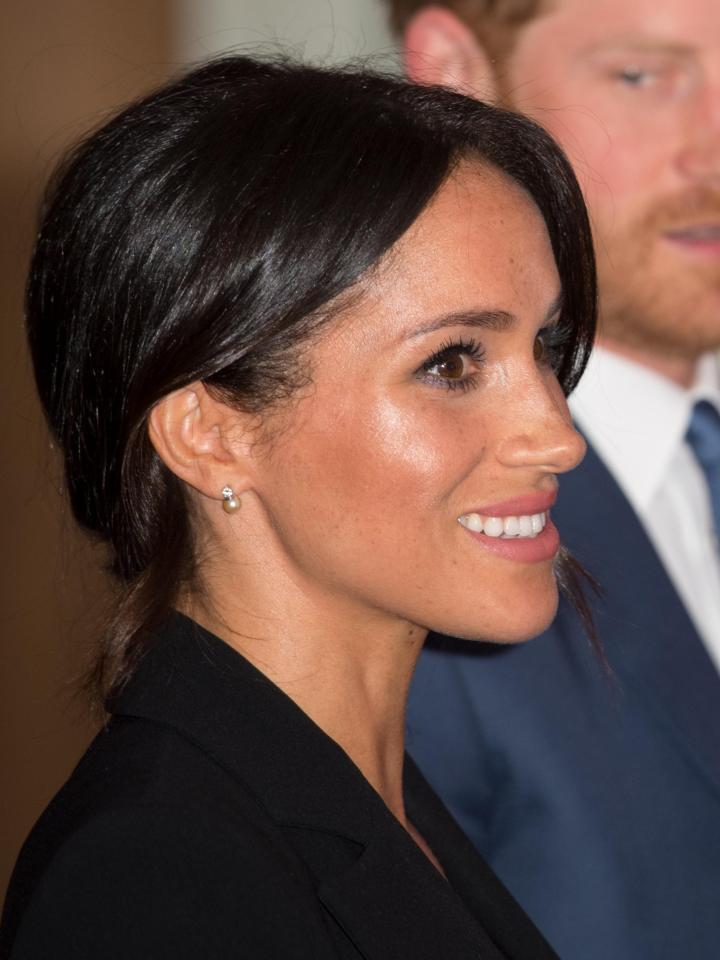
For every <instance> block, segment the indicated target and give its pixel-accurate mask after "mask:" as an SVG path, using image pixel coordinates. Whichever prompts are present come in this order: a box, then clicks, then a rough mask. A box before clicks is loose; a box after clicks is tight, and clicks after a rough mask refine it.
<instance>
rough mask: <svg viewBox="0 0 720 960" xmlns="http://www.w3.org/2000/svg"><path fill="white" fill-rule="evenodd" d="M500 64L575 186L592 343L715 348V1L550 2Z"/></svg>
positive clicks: (688, 350) (718, 221)
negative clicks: (585, 237)
mask: <svg viewBox="0 0 720 960" xmlns="http://www.w3.org/2000/svg"><path fill="white" fill-rule="evenodd" d="M505 66H506V69H505V73H504V78H503V79H504V87H505V89H506V91H507V97H508V98H509V99H510V101H511V103H512V106H513V107H514V108H515V109H517V110H519V111H522V112H523V113H527V114H529V115H531V116H533V117H534V118H535V119H536V120H538V121H539V122H540V123H542V125H543V126H544V127H545V128H546V129H547V130H549V131H550V133H552V134H553V136H555V138H556V139H557V140H558V141H559V142H560V143H561V144H562V145H563V147H564V148H565V150H566V152H567V153H568V155H569V157H570V159H571V160H572V162H573V164H574V166H575V170H576V172H577V174H578V177H579V179H580V181H581V183H582V185H583V188H584V190H585V195H586V200H587V203H588V206H589V209H590V215H591V219H592V221H593V229H594V232H595V239H596V248H597V255H598V267H599V272H600V287H601V313H602V333H603V334H604V335H605V336H606V337H608V338H611V339H612V340H615V341H616V342H617V343H619V344H621V345H624V346H625V347H626V348H629V349H631V350H633V351H641V352H645V353H646V354H653V355H655V356H657V357H659V358H662V357H664V358H672V357H678V358H679V357H683V358H686V359H692V358H694V357H696V356H697V355H698V354H699V353H700V352H702V351H705V350H707V349H709V348H712V347H715V346H718V345H720V7H719V6H718V3H717V0H603V2H602V3H590V2H588V0H559V2H557V3H554V4H552V5H551V6H550V8H549V9H548V12H547V13H545V14H544V15H542V16H540V17H538V18H537V19H535V20H533V21H532V22H531V23H530V24H529V25H528V26H527V27H526V28H524V29H523V30H522V31H521V32H520V35H519V37H518V43H517V46H516V48H515V50H514V52H513V54H512V56H511V58H510V60H509V62H508V63H507V64H506V65H505Z"/></svg>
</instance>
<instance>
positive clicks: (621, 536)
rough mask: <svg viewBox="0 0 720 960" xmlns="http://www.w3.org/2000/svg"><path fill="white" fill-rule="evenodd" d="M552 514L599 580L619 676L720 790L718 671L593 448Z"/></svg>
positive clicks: (566, 482)
mask: <svg viewBox="0 0 720 960" xmlns="http://www.w3.org/2000/svg"><path fill="white" fill-rule="evenodd" d="M553 513H554V515H555V517H556V518H557V520H558V526H559V528H560V533H561V536H562V537H563V540H564V542H565V543H566V544H567V546H568V547H569V548H570V549H571V551H572V552H573V553H574V554H575V556H576V557H577V558H578V559H579V560H580V561H581V562H583V563H584V564H585V565H586V567H587V569H588V570H589V571H590V572H591V573H592V574H593V575H594V576H595V577H596V578H597V579H598V581H599V583H600V585H601V588H602V591H603V598H602V599H601V600H600V601H599V602H598V603H597V604H596V620H597V625H598V628H599V631H600V637H601V639H602V641H603V643H604V644H605V647H606V651H607V654H608V658H609V660H610V663H611V665H612V667H613V669H614V671H615V673H616V674H617V675H618V678H619V679H620V681H621V683H622V684H623V685H624V686H627V687H632V689H633V691H634V692H633V696H637V697H640V698H642V700H643V701H644V702H645V703H646V706H647V709H648V710H650V711H652V713H653V714H654V715H655V718H656V720H657V722H658V723H661V724H663V725H664V726H665V727H666V728H667V729H668V731H669V732H670V734H671V736H672V738H673V739H674V741H675V742H676V744H677V746H678V749H680V750H683V751H684V752H685V754H686V755H687V756H688V757H689V758H690V759H691V760H692V762H693V763H694V765H695V767H696V769H697V770H698V771H699V772H700V773H701V775H702V776H704V777H705V778H706V779H707V780H708V781H709V782H710V783H711V784H712V787H713V788H714V789H716V790H718V791H720V750H718V743H720V677H719V676H718V672H717V669H716V668H715V666H714V664H713V663H712V661H711V660H710V657H709V656H708V654H707V651H706V650H705V647H704V644H703V642H702V640H701V639H700V637H699V635H698V633H697V631H696V629H695V627H694V625H693V623H692V622H691V620H690V618H689V616H688V614H687V612H686V610H685V608H684V606H683V604H682V601H681V600H680V598H679V597H678V595H677V593H676V591H675V589H674V587H673V585H672V583H671V581H670V579H669V577H668V575H667V574H666V572H665V569H664V567H663V565H662V562H661V561H660V559H659V557H658V555H657V554H656V552H655V549H654V547H653V546H652V543H651V542H650V540H649V539H648V537H647V534H646V533H645V531H644V529H643V527H642V524H641V523H640V521H639V520H638V518H637V516H636V515H635V512H634V511H633V509H632V507H631V506H630V504H629V503H628V501H627V500H626V498H625V496H624V495H623V493H622V491H621V490H620V488H619V487H618V485H617V483H616V482H615V480H614V479H613V477H612V476H611V475H610V473H609V471H608V470H607V468H606V467H605V466H604V464H603V463H602V461H601V460H600V458H599V457H598V456H597V454H596V453H595V452H594V451H593V450H592V448H589V449H588V453H587V456H586V459H585V461H584V462H583V464H582V465H581V467H579V468H578V469H577V470H576V471H574V472H573V473H571V474H569V475H568V476H567V477H565V478H563V480H562V490H561V495H560V498H559V500H558V504H557V507H555V508H554V510H553ZM587 544H592V548H591V549H590V548H588V547H587V546H586V545H587ZM586 554H587V556H586Z"/></svg>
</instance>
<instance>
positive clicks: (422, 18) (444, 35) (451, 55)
mask: <svg viewBox="0 0 720 960" xmlns="http://www.w3.org/2000/svg"><path fill="white" fill-rule="evenodd" d="M404 61H405V70H406V72H407V75H408V76H409V77H410V79H411V80H413V81H415V83H428V84H440V85H441V86H444V87H450V88H451V89H453V90H457V91H458V92H459V93H464V94H466V95H468V96H472V97H477V98H478V99H479V100H485V101H489V102H494V101H495V100H497V85H496V82H495V75H494V71H493V66H492V63H491V61H490V58H489V56H488V54H487V51H486V50H485V49H484V47H483V46H482V45H481V44H480V41H479V40H478V38H477V37H476V36H475V34H474V33H473V32H472V30H471V29H470V27H468V26H467V25H466V24H464V23H463V22H462V20H460V19H459V18H458V17H456V16H455V14H454V13H451V12H450V11H449V10H445V9H442V8H441V7H424V8H423V9H422V10H420V11H419V12H418V13H416V14H415V16H414V17H413V18H412V19H411V20H410V22H409V23H408V25H407V27H406V29H405V37H404Z"/></svg>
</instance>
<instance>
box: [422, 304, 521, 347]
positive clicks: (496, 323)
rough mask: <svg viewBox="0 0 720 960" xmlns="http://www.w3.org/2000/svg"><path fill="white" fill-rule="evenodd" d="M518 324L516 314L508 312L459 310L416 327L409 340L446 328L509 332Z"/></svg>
mask: <svg viewBox="0 0 720 960" xmlns="http://www.w3.org/2000/svg"><path fill="white" fill-rule="evenodd" d="M516 323H517V317H516V316H515V314H514V313H508V311H507V310H459V311H456V312H453V313H445V314H443V315H442V316H440V317H435V318H434V319H433V320H430V321H429V322H428V323H425V324H423V325H422V326H421V327H416V328H415V329H414V330H411V331H410V333H408V334H407V336H406V339H407V340H414V339H415V338H416V337H422V336H424V335H425V334H427V333H434V332H435V331H436V330H443V329H444V328H445V327H484V328H485V329H486V330H497V331H502V330H508V329H509V328H510V327H512V326H513V325H514V324H516Z"/></svg>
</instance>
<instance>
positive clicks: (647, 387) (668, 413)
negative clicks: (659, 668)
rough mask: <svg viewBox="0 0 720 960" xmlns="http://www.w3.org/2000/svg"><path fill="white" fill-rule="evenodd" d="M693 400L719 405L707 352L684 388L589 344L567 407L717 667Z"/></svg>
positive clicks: (709, 524) (710, 556)
mask: <svg viewBox="0 0 720 960" xmlns="http://www.w3.org/2000/svg"><path fill="white" fill-rule="evenodd" d="M700 399H705V400H709V401H710V402H711V403H713V404H714V405H715V406H716V407H717V409H718V410H720V365H719V363H718V358H717V357H716V356H715V355H714V354H713V355H707V356H705V357H703V358H702V359H701V360H700V361H699V363H698V367H697V375H696V379H695V382H694V384H693V385H692V387H691V388H690V389H689V390H684V389H683V388H682V387H679V386H678V385H677V384H675V383H673V382H672V381H671V380H668V379H667V378H666V377H663V376H661V375H660V374H658V373H655V372H654V371H652V370H650V369H648V368H647V367H644V366H641V365H640V364H637V363H634V362H633V361H631V360H628V359H626V358H624V357H621V356H619V355H618V354H615V353H611V352H610V351H608V350H605V349H602V348H596V349H595V350H594V352H593V355H592V358H591V360H590V363H589V365H588V368H587V370H586V372H585V374H584V375H583V378H582V380H581V381H580V384H579V385H578V387H577V389H576V391H575V393H574V394H573V395H572V396H571V398H570V408H571V410H572V413H573V416H574V417H575V420H576V422H577V423H578V425H579V426H580V428H581V429H582V430H583V432H584V433H585V435H586V436H587V438H588V440H589V441H590V442H591V443H592V445H593V447H594V448H595V450H596V452H597V453H598V455H599V456H600V457H601V459H602V460H603V461H604V463H605V465H606V466H607V467H608V469H609V470H610V472H611V473H612V475H613V476H614V477H615V480H616V481H617V482H618V484H619V485H620V487H621V489H622V491H623V493H624V494H625V496H626V497H627V498H628V500H629V501H630V503H631V504H632V506H633V508H634V510H635V512H636V513H637V515H638V517H639V518H640V521H641V522H642V524H643V526H644V528H645V531H646V532H647V534H648V536H649V538H650V540H651V541H652V543H653V545H654V546H655V549H656V551H657V553H658V554H659V556H660V559H661V560H662V562H663V564H664V565H665V569H666V571H667V573H668V575H669V577H670V579H671V581H672V582H673V584H674V586H675V589H676V590H677V592H678V594H679V595H680V598H681V599H682V601H683V602H684V604H685V607H686V609H687V611H688V613H689V615H690V618H691V619H692V621H693V623H694V624H695V627H696V628H697V631H698V633H699V634H700V637H701V639H702V640H703V642H704V643H705V646H706V648H707V651H708V653H709V654H710V656H711V658H712V659H713V661H714V663H715V665H716V666H717V667H718V669H720V552H719V551H718V543H717V538H716V536H715V531H714V527H713V515H712V508H711V506H710V495H709V493H708V487H707V481H706V479H705V475H704V473H703V471H702V468H701V467H700V465H699V464H698V462H697V460H696V459H695V456H694V455H693V453H692V450H691V449H690V447H689V446H688V444H687V443H686V442H685V432H686V430H687V428H688V425H689V423H690V417H691V415H692V410H693V406H694V404H695V403H696V401H698V400H700ZM588 509H589V510H592V491H591V490H589V491H588Z"/></svg>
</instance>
